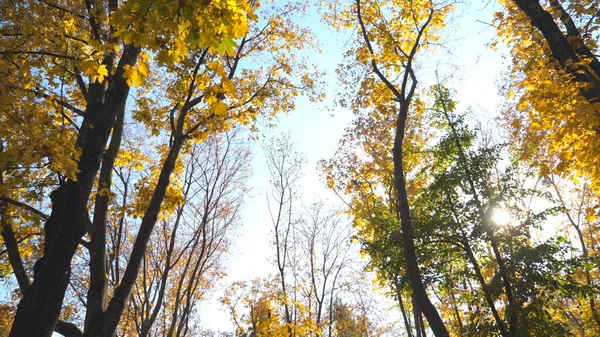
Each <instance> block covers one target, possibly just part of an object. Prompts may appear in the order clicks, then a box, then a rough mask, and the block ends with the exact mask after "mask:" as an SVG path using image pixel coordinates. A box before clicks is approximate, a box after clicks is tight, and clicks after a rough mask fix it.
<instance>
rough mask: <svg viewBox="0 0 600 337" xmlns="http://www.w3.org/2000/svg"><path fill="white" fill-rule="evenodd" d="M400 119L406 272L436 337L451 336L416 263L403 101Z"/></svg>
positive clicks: (397, 171)
mask: <svg viewBox="0 0 600 337" xmlns="http://www.w3.org/2000/svg"><path fill="white" fill-rule="evenodd" d="M399 110H400V111H399V114H398V120H397V122H396V137H395V139H394V148H393V155H394V183H395V186H396V194H397V197H398V206H397V207H398V213H399V214H400V224H401V226H402V243H403V246H404V247H403V248H404V260H405V263H406V274H407V275H408V279H409V281H410V285H411V287H412V289H413V293H414V295H415V299H416V301H417V302H418V303H419V307H420V310H421V312H422V313H423V314H424V315H425V318H427V321H428V322H429V327H430V328H431V330H432V331H433V333H434V334H435V336H437V337H445V336H448V331H447V330H446V327H445V326H444V322H443V321H442V318H441V317H440V315H439V313H438V311H437V309H436V308H435V306H434V305H433V304H432V303H431V301H430V300H429V296H427V291H426V290H425V287H424V286H423V281H422V280H421V272H420V271H419V265H418V262H417V255H416V252H415V242H414V235H413V224H412V218H411V215H410V208H409V205H408V195H407V193H406V180H405V177H404V166H403V150H402V144H403V141H404V131H405V126H406V117H407V114H408V108H407V107H406V106H405V104H402V105H401V107H400V109H399Z"/></svg>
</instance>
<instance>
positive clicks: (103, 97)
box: [9, 45, 139, 337]
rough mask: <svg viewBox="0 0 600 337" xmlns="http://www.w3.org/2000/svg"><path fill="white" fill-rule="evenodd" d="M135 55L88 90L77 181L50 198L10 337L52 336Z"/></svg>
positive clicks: (128, 51)
mask: <svg viewBox="0 0 600 337" xmlns="http://www.w3.org/2000/svg"><path fill="white" fill-rule="evenodd" d="M138 54H139V48H137V47H134V46H132V45H128V46H126V47H125V49H124V51H123V55H122V57H121V60H120V62H119V66H118V67H117V70H116V73H115V75H114V76H112V77H110V80H109V85H108V88H105V86H104V84H103V83H93V84H91V85H90V88H89V91H88V97H87V107H86V111H85V117H84V120H83V123H82V125H81V130H80V132H79V136H78V139H77V146H78V147H79V148H80V149H81V157H80V158H79V165H78V168H79V173H78V174H77V180H76V181H74V180H68V181H67V182H66V183H63V184H62V185H61V186H60V187H59V188H58V189H56V190H55V191H53V192H52V193H51V195H50V199H51V200H52V213H51V214H50V217H49V218H48V220H47V221H46V224H45V225H44V230H45V233H44V235H45V240H44V255H43V256H42V258H40V259H39V260H38V261H37V262H36V264H35V266H34V279H33V283H32V284H31V286H30V287H29V288H28V290H27V292H25V294H23V298H22V299H21V302H19V306H18V309H17V313H16V316H15V320H14V322H13V326H12V329H11V332H10V335H9V336H10V337H23V336H36V337H38V336H39V337H50V336H51V335H52V332H53V331H54V328H55V326H56V323H57V321H58V317H59V316H60V312H61V308H62V303H63V299H64V296H65V291H66V289H67V285H68V284H69V279H70V276H71V260H72V258H73V256H74V255H75V251H76V250H77V247H78V245H79V242H80V240H81V238H82V237H83V235H84V234H85V233H86V231H87V229H88V227H89V225H90V219H89V215H88V210H87V204H88V200H89V197H90V194H91V191H92V187H93V183H94V179H95V177H96V174H97V173H98V170H99V168H100V162H101V157H102V154H103V153H104V148H105V146H106V143H107V141H108V137H109V135H110V132H111V130H112V128H113V125H114V123H115V118H116V115H117V113H118V111H120V110H122V109H124V108H125V103H126V101H127V96H128V94H129V86H128V85H127V83H126V82H125V79H124V77H123V66H125V65H133V64H135V63H136V61H137V56H138ZM106 62H108V63H112V60H106ZM32 322H35V324H32Z"/></svg>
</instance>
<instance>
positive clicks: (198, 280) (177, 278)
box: [109, 134, 250, 336]
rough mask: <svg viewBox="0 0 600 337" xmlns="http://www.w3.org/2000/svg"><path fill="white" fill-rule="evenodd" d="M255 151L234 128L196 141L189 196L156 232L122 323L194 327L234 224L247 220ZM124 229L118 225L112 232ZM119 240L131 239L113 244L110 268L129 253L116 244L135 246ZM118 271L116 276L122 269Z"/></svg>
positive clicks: (164, 332)
mask: <svg viewBox="0 0 600 337" xmlns="http://www.w3.org/2000/svg"><path fill="white" fill-rule="evenodd" d="M238 138H239V137H238ZM249 154H250V152H249V150H248V149H247V148H245V147H243V146H242V145H241V144H240V140H239V139H236V137H235V135H233V134H227V135H224V136H222V137H217V136H211V138H209V139H208V140H207V141H205V142H204V143H201V144H199V145H194V146H193V149H192V151H191V153H190V154H189V156H186V157H187V158H186V160H185V161H186V162H187V165H186V169H185V173H184V179H183V185H182V190H183V197H184V198H185V200H186V201H185V202H184V203H182V204H181V205H179V206H177V208H176V210H175V212H174V214H173V215H172V216H170V217H166V218H163V219H161V221H160V223H161V226H160V227H159V228H157V230H156V231H155V233H153V236H152V239H151V242H152V245H151V246H150V247H149V248H148V250H147V252H146V257H145V259H144V263H143V265H142V271H141V275H140V278H139V279H138V281H137V283H136V285H135V287H134V290H133V295H132V300H131V301H130V304H129V306H128V309H127V313H126V315H127V316H128V317H130V319H127V320H125V322H123V323H122V324H121V329H122V330H124V329H126V328H127V327H128V326H135V328H136V330H137V331H136V332H137V335H139V336H184V335H188V334H189V333H191V332H192V331H191V330H190V329H191V325H190V318H191V317H193V316H192V315H193V313H194V309H195V308H196V307H197V306H196V305H197V303H198V302H199V301H201V300H202V299H203V298H204V297H205V295H206V293H207V292H208V291H209V290H210V289H211V285H212V284H214V283H215V282H217V281H218V280H219V279H220V278H221V277H222V276H223V271H222V270H221V266H220V264H221V262H220V260H221V259H220V258H221V256H222V255H223V254H224V252H225V251H226V250H227V248H228V246H229V244H228V233H229V231H230V230H231V228H232V227H234V226H236V225H237V224H238V223H239V221H240V214H239V209H240V207H241V205H242V202H243V196H244V195H245V194H246V191H247V187H245V180H246V179H247V175H248V172H246V163H247V161H248V159H249ZM125 225H126V226H127V224H125ZM118 236H119V233H118V231H114V232H112V233H110V234H109V237H112V238H116V237H118ZM112 242H120V243H121V245H122V246H123V247H117V246H112V247H111V249H110V252H111V253H110V254H109V255H110V256H111V257H112V258H111V259H110V261H111V262H112V263H111V266H112V267H111V268H110V269H111V270H115V269H116V261H118V260H119V259H120V260H126V256H117V255H116V254H114V252H116V251H128V250H129V249H127V247H126V246H127V242H122V241H121V240H112ZM111 274H112V273H111ZM113 275H114V274H113ZM115 276H116V275H115ZM111 279H112V282H115V283H116V280H117V278H116V277H112V278H111ZM155 322H162V324H154V323H155Z"/></svg>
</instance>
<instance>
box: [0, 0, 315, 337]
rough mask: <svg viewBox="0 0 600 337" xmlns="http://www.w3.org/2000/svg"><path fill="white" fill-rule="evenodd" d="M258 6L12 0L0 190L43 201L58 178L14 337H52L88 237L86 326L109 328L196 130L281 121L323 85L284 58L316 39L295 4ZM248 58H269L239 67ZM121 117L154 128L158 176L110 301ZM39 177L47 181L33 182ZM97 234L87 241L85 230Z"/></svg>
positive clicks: (199, 133) (5, 44)
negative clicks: (130, 104) (278, 117)
mask: <svg viewBox="0 0 600 337" xmlns="http://www.w3.org/2000/svg"><path fill="white" fill-rule="evenodd" d="M257 7H258V4H256V3H247V2H245V1H239V2H231V1H229V2H226V1H211V2H210V3H204V2H203V3H198V2H191V3H189V4H188V3H185V2H181V3H179V4H178V5H176V6H173V4H172V3H171V2H169V1H162V2H161V1H159V2H156V1H154V2H151V3H148V2H146V1H127V2H125V3H119V2H118V1H110V2H108V3H96V2H93V1H84V2H71V1H64V2H47V1H44V2H36V1H23V2H19V3H16V2H10V3H7V4H3V7H2V10H3V14H4V15H3V20H5V21H4V22H3V25H2V40H1V42H0V43H1V46H0V54H1V55H2V59H1V60H0V62H1V63H2V67H1V68H2V69H3V70H5V71H6V73H7V76H5V78H6V81H4V82H3V85H2V90H1V93H0V95H1V96H2V100H1V101H2V106H1V109H2V122H3V123H2V130H1V135H0V138H1V139H2V142H3V151H4V153H5V154H6V155H5V156H3V157H2V169H1V171H2V172H3V174H4V178H3V179H4V182H5V184H3V186H15V187H19V189H10V190H9V191H10V192H7V191H3V192H2V195H3V196H6V197H5V198H4V199H3V200H8V199H10V200H18V199H20V198H30V199H34V200H36V201H37V200H41V199H40V196H41V194H43V193H44V192H46V190H44V189H43V187H44V186H47V187H49V188H54V191H53V192H52V193H51V200H52V213H51V214H50V216H49V218H48V220H47V221H46V223H45V225H44V229H45V230H44V237H43V242H44V249H43V252H42V254H41V255H42V257H41V258H40V259H39V260H38V261H37V262H36V265H35V267H34V268H33V269H34V278H33V283H32V284H31V285H30V286H29V287H28V290H27V291H26V292H24V295H23V298H22V300H21V301H20V303H19V307H18V310H17V313H16V317H15V321H14V324H13V328H12V330H11V336H22V335H39V336H50V335H51V333H52V331H53V330H54V328H55V326H57V320H58V318H59V315H60V312H61V307H62V304H63V301H64V296H65V292H66V290H67V287H68V285H69V280H70V277H71V260H72V259H73V257H74V255H75V252H76V251H77V249H78V247H80V243H83V244H84V245H85V246H86V249H88V250H89V257H90V278H89V290H88V292H87V299H86V314H85V316H86V317H85V324H84V329H83V335H85V336H91V335H94V336H110V335H112V334H113V333H114V331H115V330H116V328H117V326H118V324H119V321H120V319H121V317H122V315H123V312H124V310H125V308H126V306H127V303H128V300H129V298H130V296H131V292H132V289H133V288H134V285H135V284H136V280H137V276H138V273H139V270H140V268H141V267H142V264H143V261H144V256H145V252H146V248H147V245H148V240H149V238H150V236H151V233H152V231H153V228H154V226H155V224H156V223H157V221H158V219H159V215H160V213H161V208H162V206H163V202H164V205H165V206H166V207H165V208H171V209H174V207H173V206H174V205H176V204H177V203H178V202H179V201H177V200H178V197H179V196H180V193H179V192H178V191H177V190H176V189H174V188H172V187H170V185H169V184H170V181H171V176H172V175H177V173H178V170H179V169H178V167H179V159H180V154H181V153H182V152H183V153H186V152H187V151H189V148H190V147H189V143H190V141H193V140H195V141H201V140H203V139H206V138H207V137H208V136H209V135H211V134H214V133H217V132H222V131H225V130H228V129H230V128H231V127H232V125H234V124H235V123H242V124H251V123H252V122H253V121H254V120H255V119H256V118H257V117H258V116H259V115H262V116H270V118H272V116H274V115H275V114H276V113H278V112H280V111H283V110H287V109H288V108H289V107H291V106H293V102H292V101H291V100H290V99H291V98H292V97H295V96H296V95H298V94H300V93H301V92H310V91H311V90H312V89H313V88H314V87H315V83H314V82H313V81H311V80H309V79H310V77H309V76H308V74H307V72H306V71H305V70H306V67H305V66H304V65H303V64H302V62H301V61H297V60H295V59H293V58H288V59H285V58H282V57H281V55H282V53H285V52H287V51H290V50H293V49H296V48H300V47H302V46H303V44H304V42H305V41H306V40H307V39H309V38H310V37H309V34H308V32H307V31H306V30H304V29H295V28H296V27H295V26H293V25H291V26H290V25H286V24H285V22H286V20H289V19H290V18H291V16H292V15H293V13H295V9H297V8H298V7H294V6H293V4H291V5H286V6H281V7H279V8H275V9H272V10H271V12H268V11H267V12H265V13H270V15H271V16H268V18H267V19H265V21H264V22H262V26H259V22H258V21H257V16H256V14H254V12H255V11H256V9H257ZM40 13H43V15H42V14H40ZM42 18H43V20H44V21H42ZM250 26H251V28H249V27H250ZM267 36H268V37H269V38H266V37H267ZM286 41H291V42H286ZM282 44H285V45H286V48H281V45H282ZM250 57H261V58H262V59H263V61H264V62H263V63H261V66H259V67H249V66H244V65H243V63H244V60H247V59H248V58H250ZM296 69H298V70H299V71H298V72H296V73H294V76H297V77H294V78H295V79H298V81H299V82H301V83H293V81H292V76H291V75H292V73H293V70H296ZM303 74H304V75H303ZM239 75H243V76H239ZM131 86H135V87H136V90H135V93H137V94H140V96H138V99H137V101H136V102H135V109H134V111H133V114H132V116H131V118H132V119H130V117H129V114H126V110H127V109H126V104H127V101H128V97H129V95H130V88H131ZM132 93H133V92H132ZM316 95H318V93H317V94H316ZM314 97H316V96H314ZM30 117H31V118H30ZM126 120H127V122H128V123H130V120H131V122H132V123H137V125H139V126H140V127H138V130H136V131H138V132H142V129H141V127H146V128H147V129H146V130H147V133H146V135H147V137H148V140H149V143H147V145H150V146H151V145H155V146H157V148H158V151H156V153H155V155H154V158H153V161H155V162H154V165H152V166H153V169H154V171H153V174H152V175H151V177H152V179H151V180H150V182H152V183H153V185H152V186H147V187H148V188H147V189H145V190H144V189H142V190H140V191H139V192H140V193H138V194H137V195H136V197H138V198H139V200H138V201H136V204H137V205H136V207H137V208H138V211H139V212H138V213H136V214H135V216H139V217H140V218H141V222H140V225H139V227H138V228H139V230H138V233H137V234H136V235H135V237H134V239H133V240H134V245H133V247H132V249H131V253H130V257H129V258H128V260H127V263H126V265H125V266H124V268H123V273H122V274H121V279H120V280H119V283H118V285H116V287H115V288H114V289H113V291H112V292H111V293H112V297H111V298H109V296H108V294H109V292H108V280H107V277H106V275H107V270H106V259H107V243H106V235H107V217H108V213H109V209H110V206H111V202H110V200H111V194H112V188H113V187H114V184H113V177H112V175H113V171H114V168H115V161H117V160H118V159H119V158H120V157H121V156H122V155H123V154H122V153H121V152H120V149H121V145H122V143H127V141H128V140H132V138H131V137H130V136H131V134H129V133H127V130H125V124H126V123H125V121H126ZM152 137H154V138H152ZM138 146H139V145H138ZM105 149H106V150H105ZM98 174H99V175H98ZM56 176H58V179H56V178H55V177H56ZM57 182H58V184H57ZM36 186H42V187H41V188H39V187H37V188H38V192H37V193H35V191H36ZM94 186H98V187H97V189H96V190H95V191H96V193H92V191H93V190H94ZM32 191H33V192H34V193H30V192H32ZM92 195H93V198H90V196H92ZM166 199H168V201H167V202H165V200H166ZM90 200H91V201H92V203H90ZM21 203H22V204H26V203H23V202H21ZM13 204H14V203H13ZM169 206H170V207H169ZM88 209H92V214H93V216H92V217H90V215H89V214H88ZM88 231H89V241H86V240H83V237H84V235H85V233H86V232H88ZM32 321H35V322H38V324H36V325H32V324H30V322H32ZM70 328H73V329H71V331H74V332H73V333H74V334H75V335H80V334H81V331H78V329H77V328H76V327H75V326H73V325H70Z"/></svg>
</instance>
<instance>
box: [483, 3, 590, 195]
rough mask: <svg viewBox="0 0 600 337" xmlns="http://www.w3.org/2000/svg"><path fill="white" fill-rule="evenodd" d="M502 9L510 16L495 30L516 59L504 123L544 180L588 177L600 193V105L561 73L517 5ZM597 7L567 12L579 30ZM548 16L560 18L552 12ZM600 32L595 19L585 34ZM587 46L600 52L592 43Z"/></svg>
mask: <svg viewBox="0 0 600 337" xmlns="http://www.w3.org/2000/svg"><path fill="white" fill-rule="evenodd" d="M502 3H503V5H504V7H505V13H496V16H495V26H496V27H497V28H498V34H499V36H500V37H501V38H502V39H503V41H504V42H505V43H506V44H507V45H508V46H509V48H510V51H511V54H512V67H511V71H510V73H508V74H507V75H506V84H505V86H504V88H503V90H504V92H505V94H506V96H507V104H506V110H505V111H506V112H505V114H504V116H503V120H504V121H505V122H506V125H507V126H508V128H509V129H510V130H511V132H512V137H513V139H516V140H518V141H519V145H520V147H521V149H522V151H523V156H524V159H526V160H529V161H531V162H532V163H534V164H535V165H536V166H537V167H538V168H539V169H540V174H541V175H542V176H548V175H549V174H550V173H555V174H558V175H561V176H563V177H567V176H572V175H573V174H574V175H573V176H581V177H585V178H587V179H591V185H592V188H593V189H594V190H595V191H596V192H600V159H599V158H600V131H599V130H600V114H599V113H598V111H600V104H599V103H596V104H590V103H589V102H588V101H587V100H586V99H585V98H584V97H583V96H582V95H581V93H580V92H581V89H584V88H583V87H582V84H579V83H577V82H575V80H574V79H573V78H572V75H569V74H566V73H565V72H564V71H563V70H562V69H561V68H560V66H559V64H558V62H556V61H555V60H554V59H553V57H552V55H551V52H550V50H549V48H548V46H547V44H546V42H545V39H544V37H543V36H542V35H541V33H540V32H538V31H537V29H532V27H531V23H530V20H529V19H528V18H527V17H526V16H525V15H524V14H523V13H522V12H521V11H520V10H519V9H518V8H517V7H516V5H515V4H514V3H513V2H512V1H502ZM594 3H596V5H594ZM597 5H598V4H597V2H596V1H569V2H568V3H567V8H568V9H569V12H570V14H571V16H572V17H573V18H574V20H575V21H576V24H579V23H581V22H584V21H586V20H587V19H586V17H590V15H593V13H591V12H595V11H596V10H595V9H593V10H591V9H592V8H597ZM548 10H549V11H550V12H551V13H553V15H555V16H556V17H558V15H559V14H558V13H556V12H554V11H553V8H552V7H550V6H548ZM598 27H600V22H598V21H597V20H593V19H592V20H590V21H589V24H588V25H587V26H586V27H585V29H586V32H582V33H585V34H584V36H587V37H590V36H591V35H589V34H592V32H593V31H595V30H596V29H597V28H598ZM582 28H583V27H582ZM592 35H593V34H592ZM584 42H585V43H586V45H588V47H590V49H592V50H597V44H596V41H595V40H594V39H593V38H588V39H587V40H586V41H584ZM583 62H585V61H583Z"/></svg>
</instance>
